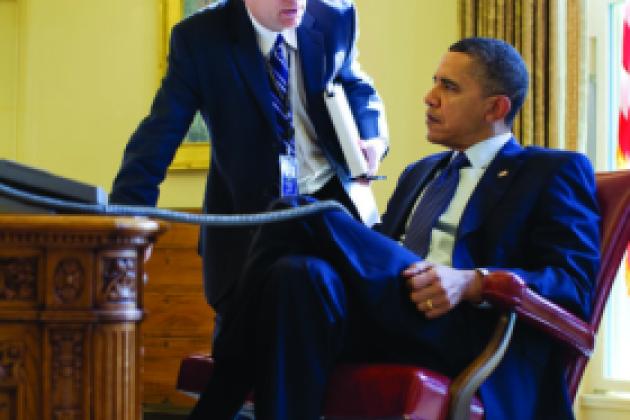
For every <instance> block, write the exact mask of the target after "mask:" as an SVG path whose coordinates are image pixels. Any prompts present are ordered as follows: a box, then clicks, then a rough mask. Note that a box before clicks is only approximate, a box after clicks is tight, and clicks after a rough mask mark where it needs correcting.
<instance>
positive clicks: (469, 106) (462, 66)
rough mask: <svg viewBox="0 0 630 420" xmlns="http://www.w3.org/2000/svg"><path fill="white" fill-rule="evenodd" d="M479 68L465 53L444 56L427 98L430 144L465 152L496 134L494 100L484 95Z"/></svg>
mask: <svg viewBox="0 0 630 420" xmlns="http://www.w3.org/2000/svg"><path fill="white" fill-rule="evenodd" d="M477 66H478V64H476V63H475V62H474V60H473V59H472V58H471V57H470V56H469V55H467V54H464V53H459V52H448V53H446V54H445V55H444V56H443V57H442V61H441V62H440V64H439V65H438V68H437V71H436V72H435V76H433V81H434V82H433V87H432V88H431V90H429V92H428V93H427V94H426V96H425V98H424V102H425V103H426V105H427V106H428V109H427V111H426V124H427V138H428V139H429V141H430V142H431V143H435V144H440V145H443V146H446V147H448V148H451V149H455V150H466V149H467V148H468V147H470V146H472V145H473V144H475V143H478V142H480V141H482V140H484V139H486V138H488V137H490V136H492V135H493V131H492V123H493V119H492V117H491V116H490V115H489V110H490V109H491V108H492V104H493V102H492V101H493V97H491V96H488V95H486V94H485V93H484V90H483V88H482V85H481V80H480V79H481V76H480V70H479V69H478V67H477Z"/></svg>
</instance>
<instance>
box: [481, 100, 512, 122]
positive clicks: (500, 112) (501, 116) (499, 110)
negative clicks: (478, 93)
mask: <svg viewBox="0 0 630 420" xmlns="http://www.w3.org/2000/svg"><path fill="white" fill-rule="evenodd" d="M488 99H489V100H490V101H492V102H491V103H490V106H489V109H488V112H487V113H486V119H487V120H488V122H495V121H501V120H505V117H506V116H507V114H508V113H509V112H510V110H511V109H512V101H511V100H510V98H508V97H507V96H506V95H493V96H490V97H489V98H488Z"/></svg>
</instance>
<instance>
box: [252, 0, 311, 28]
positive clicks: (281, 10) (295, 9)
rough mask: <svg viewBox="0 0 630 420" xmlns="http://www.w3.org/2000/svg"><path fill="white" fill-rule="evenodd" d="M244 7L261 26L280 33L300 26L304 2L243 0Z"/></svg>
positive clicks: (291, 0) (303, 0)
mask: <svg viewBox="0 0 630 420" xmlns="http://www.w3.org/2000/svg"><path fill="white" fill-rule="evenodd" d="M245 5H246V6H247V9H248V10H249V12H250V13H251V14H252V15H253V16H254V17H255V18H256V20H257V21H258V22H260V23H261V24H262V25H263V26H265V27H266V28H267V29H270V30H272V31H274V32H281V31H282V30H284V29H291V28H296V27H297V26H298V25H299V24H300V22H301V21H302V16H304V9H305V8H306V0H245Z"/></svg>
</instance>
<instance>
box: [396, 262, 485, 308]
mask: <svg viewBox="0 0 630 420" xmlns="http://www.w3.org/2000/svg"><path fill="white" fill-rule="evenodd" d="M402 276H403V277H404V278H405V280H406V283H407V286H408V287H409V293H410V294H409V296H410V299H411V301H412V302H413V303H414V304H415V305H416V308H418V310H419V311H420V312H423V313H424V315H425V316H426V317H427V318H429V319H432V318H437V317H439V316H442V315H444V314H445V313H447V312H448V311H450V310H451V309H452V308H454V307H455V306H456V305H457V304H458V303H460V302H461V301H468V302H472V303H479V302H480V301H481V293H482V286H483V277H482V276H481V275H480V274H479V273H478V272H477V271H476V270H458V269H455V268H451V267H447V266H443V265H438V264H434V263H431V262H428V261H419V262H417V263H414V264H412V265H411V266H409V267H408V268H407V269H405V270H404V271H403V272H402Z"/></svg>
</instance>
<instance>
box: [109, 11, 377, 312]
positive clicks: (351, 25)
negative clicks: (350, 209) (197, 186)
mask: <svg viewBox="0 0 630 420" xmlns="http://www.w3.org/2000/svg"><path fill="white" fill-rule="evenodd" d="M356 35H357V28H356V16H355V10H354V7H353V5H352V4H351V2H349V1H345V0H326V1H323V0H309V1H308V3H307V9H306V11H305V15H304V18H303V21H302V24H301V25H300V26H299V27H298V28H297V39H298V46H299V54H300V58H301V63H302V66H301V67H302V73H303V79H304V88H305V91H306V97H307V104H306V105H307V111H308V114H309V117H310V119H311V121H312V122H313V125H314V127H315V129H316V132H317V141H318V144H319V145H320V146H321V149H322V150H323V152H324V154H325V156H326V157H327V159H328V161H329V162H330V164H331V165H332V167H333V169H334V170H335V172H336V174H337V176H338V177H339V178H340V180H341V181H342V182H348V181H349V174H348V170H347V167H346V164H345V162H344V159H343V157H342V153H341V150H340V146H339V144H338V142H337V139H336V135H335V134H334V130H333V126H332V123H331V120H330V117H329V116H328V113H327V111H326V109H325V105H324V101H323V96H322V95H323V92H324V89H325V86H326V85H327V84H328V83H330V82H338V83H341V84H342V85H343V87H344V89H345V92H346V94H347V97H348V101H349V103H350V106H351V109H352V111H353V114H354V117H355V119H356V122H357V125H358V128H359V132H360V134H361V137H362V138H364V139H368V138H373V137H381V136H383V137H386V136H387V134H386V133H385V132H384V131H383V130H386V128H385V125H384V124H383V121H382V120H383V118H384V116H383V113H382V104H381V102H380V99H379V98H378V96H377V94H376V92H375V90H374V89H373V87H372V85H371V82H370V81H369V80H368V79H367V78H366V77H365V75H364V74H362V73H361V72H360V70H359V69H358V67H357V66H356V61H355V58H356V51H355V48H356V46H355V41H356ZM353 64H354V65H353ZM197 110H199V111H200V112H201V115H202V116H203V119H204V121H205V123H206V125H207V127H208V129H209V132H210V137H211V149H212V161H211V165H210V171H209V174H208V177H207V183H206V191H205V197H204V202H203V210H204V212H206V213H218V214H236V213H251V212H258V211H263V210H264V209H265V208H266V207H267V206H268V204H269V202H270V201H272V200H273V199H275V198H277V197H278V196H279V193H278V185H279V169H278V155H279V154H280V153H283V152H284V150H283V148H282V147H281V142H280V139H279V137H278V134H277V133H276V132H275V128H274V127H275V126H274V123H273V122H274V118H275V116H274V113H273V110H272V105H271V88H270V83H269V79H268V74H267V70H266V64H265V58H264V57H263V55H262V53H261V52H260V49H259V46H258V43H257V40H256V34H255V31H254V28H253V26H252V24H251V21H250V19H249V16H248V15H247V11H246V9H245V6H244V3H243V0H222V1H218V2H216V3H214V4H213V5H211V6H209V7H207V8H205V9H202V10H201V11H199V12H198V13H196V14H194V15H192V16H190V17H189V18H186V19H184V20H183V21H182V22H180V23H179V24H178V25H176V26H175V27H174V29H173V31H172V35H171V46H170V54H169V60H168V71H167V73H166V76H165V78H164V80H163V81H162V85H161V87H160V89H159V91H158V93H157V95H156V97H155V100H154V103H153V106H152V108H151V113H150V115H149V116H148V117H147V118H146V119H145V120H144V121H143V122H142V123H141V124H140V126H139V127H138V129H137V131H136V132H135V133H134V134H133V136H132V137H131V139H130V141H129V144H128V145H127V148H126V150H125V155H124V158H123V163H122V166H121V169H120V171H119V173H118V176H117V177H116V180H115V181H114V184H113V189H112V192H111V196H110V201H111V202H113V203H127V204H142V205H155V203H156V201H157V198H158V193H159V190H158V185H159V184H160V182H162V180H163V179H164V176H165V173H166V169H167V167H168V166H169V164H170V162H171V160H172V158H173V156H174V154H175V151H176V149H177V147H178V146H179V145H180V143H181V141H182V139H183V137H184V136H185V134H186V132H187V130H188V127H189V125H190V123H191V121H192V119H193V116H194V115H195V112H196V111H197ZM251 234H252V230H251V229H244V228H242V229H232V228H218V229H210V228H204V229H202V233H201V240H200V252H201V255H202V257H203V260H204V278H205V286H206V296H207V298H208V301H209V303H210V304H211V305H213V306H215V309H216V307H217V306H221V303H220V301H221V299H222V298H223V297H224V296H225V295H226V294H227V293H228V292H229V290H231V288H232V285H233V283H234V279H235V278H237V277H238V274H239V273H240V270H241V267H242V264H243V261H244V259H245V258H246V250H247V247H248V243H249V241H250V239H251Z"/></svg>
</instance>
